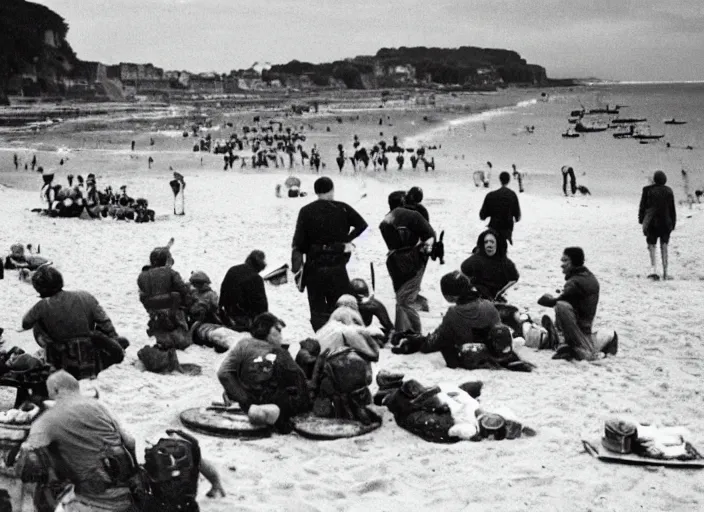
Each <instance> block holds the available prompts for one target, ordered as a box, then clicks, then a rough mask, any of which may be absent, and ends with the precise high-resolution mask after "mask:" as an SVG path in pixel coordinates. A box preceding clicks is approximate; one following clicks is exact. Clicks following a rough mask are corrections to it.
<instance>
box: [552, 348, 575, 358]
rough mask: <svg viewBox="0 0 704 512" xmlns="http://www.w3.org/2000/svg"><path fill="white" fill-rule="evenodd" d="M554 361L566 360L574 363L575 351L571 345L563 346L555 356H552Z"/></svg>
mask: <svg viewBox="0 0 704 512" xmlns="http://www.w3.org/2000/svg"><path fill="white" fill-rule="evenodd" d="M552 358H553V359H565V360H566V361H572V360H573V359H576V357H575V353H574V350H573V349H572V347H570V346H569V345H562V346H560V347H558V349H557V351H556V352H555V355H554V356H552Z"/></svg>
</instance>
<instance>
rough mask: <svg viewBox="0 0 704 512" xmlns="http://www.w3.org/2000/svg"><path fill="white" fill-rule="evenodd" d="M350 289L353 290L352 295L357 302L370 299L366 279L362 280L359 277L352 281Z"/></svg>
mask: <svg viewBox="0 0 704 512" xmlns="http://www.w3.org/2000/svg"><path fill="white" fill-rule="evenodd" d="M350 288H352V294H353V295H354V296H355V297H356V298H357V300H361V299H362V298H364V297H369V286H367V283H366V281H365V280H364V279H360V278H359V277H357V278H355V279H352V281H350Z"/></svg>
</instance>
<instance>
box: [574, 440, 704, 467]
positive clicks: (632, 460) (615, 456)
mask: <svg viewBox="0 0 704 512" xmlns="http://www.w3.org/2000/svg"><path fill="white" fill-rule="evenodd" d="M582 444H583V445H584V449H585V450H586V451H587V453H589V454H590V455H592V456H593V457H596V458H598V459H599V460H603V461H604V462H617V463H620V464H635V465H641V466H667V467H674V468H692V469H701V468H704V458H703V457H702V455H701V454H700V453H699V452H698V451H697V449H696V448H694V447H693V446H692V445H691V444H689V443H687V450H688V451H690V452H692V453H694V454H695V455H696V456H697V457H698V458H696V459H694V460H677V459H653V458H650V457H641V456H640V455H636V454H634V453H615V452H610V451H609V450H607V449H606V448H603V447H602V446H601V442H600V441H594V442H589V441H586V440H584V439H583V440H582Z"/></svg>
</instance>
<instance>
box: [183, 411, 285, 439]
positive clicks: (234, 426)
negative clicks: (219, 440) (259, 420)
mask: <svg viewBox="0 0 704 512" xmlns="http://www.w3.org/2000/svg"><path fill="white" fill-rule="evenodd" d="M180 418H181V423H183V424H184V425H185V426H186V427H188V428H190V429H191V430H194V431H196V432H200V433H202V434H208V435H214V436H220V437H269V436H270V435H271V432H272V428H271V427H269V426H266V425H252V424H251V423H250V421H249V417H248V416H247V414H246V413H245V412H244V411H242V410H240V409H237V408H225V407H217V406H215V407H194V408H192V409H186V410H185V411H183V412H182V413H181V415H180Z"/></svg>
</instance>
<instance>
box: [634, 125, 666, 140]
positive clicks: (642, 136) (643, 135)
mask: <svg viewBox="0 0 704 512" xmlns="http://www.w3.org/2000/svg"><path fill="white" fill-rule="evenodd" d="M664 136H665V135H664V134H663V135H653V134H652V133H651V132H650V126H644V127H642V128H640V129H639V130H636V131H635V132H634V133H633V138H634V139H637V140H640V141H644V140H658V139H662V138H663V137H664Z"/></svg>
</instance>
